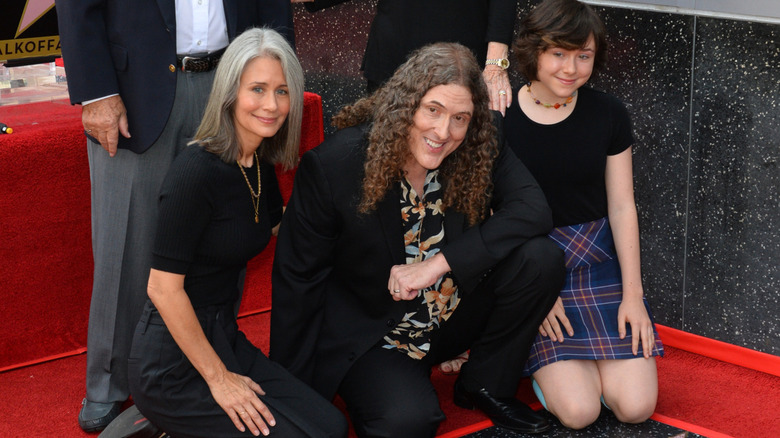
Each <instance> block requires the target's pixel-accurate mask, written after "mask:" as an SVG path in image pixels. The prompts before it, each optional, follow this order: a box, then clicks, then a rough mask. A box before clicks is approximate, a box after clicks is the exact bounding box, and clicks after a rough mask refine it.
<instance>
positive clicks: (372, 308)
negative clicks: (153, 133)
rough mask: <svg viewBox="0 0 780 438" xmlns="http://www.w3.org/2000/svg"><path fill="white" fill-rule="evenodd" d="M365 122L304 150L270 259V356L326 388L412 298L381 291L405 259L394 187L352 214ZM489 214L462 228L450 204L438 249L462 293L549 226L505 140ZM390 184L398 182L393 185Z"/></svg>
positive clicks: (539, 196)
mask: <svg viewBox="0 0 780 438" xmlns="http://www.w3.org/2000/svg"><path fill="white" fill-rule="evenodd" d="M366 129H367V127H365V126H363V127H353V128H348V129H344V130H342V131H339V132H337V133H336V134H335V135H333V136H332V137H331V138H329V139H328V140H326V141H325V143H323V144H322V145H320V146H318V147H317V148H315V149H313V150H312V151H310V152H307V153H306V154H305V155H304V156H303V159H302V160H301V164H300V166H299V168H298V171H297V174H296V177H295V186H294V189H293V194H292V198H291V199H290V202H289V203H288V206H287V210H286V212H285V214H284V216H283V218H282V226H281V229H280V231H279V237H278V240H277V245H276V255H275V257H274V267H273V311H272V315H271V358H272V359H273V360H276V361H278V362H280V363H281V364H283V365H284V366H285V367H287V368H288V369H289V370H290V371H292V372H293V374H295V375H296V376H298V377H299V378H301V379H302V380H304V381H305V382H307V383H309V384H311V385H312V386H313V387H314V388H315V389H316V390H318V391H319V392H320V393H322V394H323V395H324V396H325V397H327V398H329V397H332V396H333V395H334V394H335V392H336V390H337V389H338V385H339V383H340V382H341V379H342V378H343V376H344V374H345V373H346V372H347V370H348V369H349V367H350V366H351V364H352V362H353V361H354V360H355V359H356V358H358V357H360V356H361V355H362V354H363V353H365V352H366V351H367V350H368V349H369V348H371V346H373V345H374V344H375V343H376V342H377V341H379V340H380V339H381V338H382V337H383V336H384V335H385V334H386V333H387V332H388V331H389V330H391V329H392V328H393V327H395V325H396V324H397V323H398V322H399V321H400V320H401V318H402V317H403V315H404V313H405V312H407V311H408V310H410V309H411V308H412V307H414V306H415V305H416V303H414V304H413V303H412V302H410V301H400V302H395V301H393V300H392V298H391V297H390V293H389V292H388V290H387V280H388V278H389V276H390V268H391V267H392V266H393V265H399V264H403V263H405V261H404V247H403V245H404V242H403V231H402V225H401V210H400V204H399V200H400V193H399V192H398V189H397V188H396V189H394V190H392V191H390V192H389V193H388V194H387V196H386V197H385V198H384V199H383V200H382V201H381V202H380V203H379V205H378V206H377V209H376V210H375V211H374V212H372V213H370V214H359V213H358V212H357V210H356V205H357V202H358V200H359V199H360V196H361V181H362V178H363V163H364V161H365V148H366V145H367V139H366V135H365V134H366ZM493 182H494V192H493V197H492V203H491V207H492V209H493V212H494V214H493V215H492V216H491V217H490V218H488V219H487V220H485V221H484V222H482V223H481V224H478V225H477V226H473V227H469V226H468V223H467V221H466V218H465V216H464V215H463V214H461V213H459V212H456V211H454V210H452V209H450V210H447V211H446V216H445V220H444V225H445V234H446V238H447V245H446V247H445V248H444V249H443V250H442V253H443V254H444V256H445V258H446V259H447V262H448V263H449V264H450V267H451V268H452V273H453V274H454V276H455V278H456V280H457V282H458V284H459V287H460V288H461V289H462V290H463V291H464V292H465V293H469V292H471V291H472V290H474V288H475V286H477V284H478V283H479V282H480V281H481V280H482V278H483V275H484V274H485V273H486V272H487V271H488V270H489V269H490V268H491V267H493V266H494V265H496V264H497V263H498V262H499V261H500V260H502V259H503V258H504V257H506V256H507V255H508V254H509V253H510V252H511V251H512V250H513V249H515V248H517V247H518V246H519V245H522V244H523V243H524V242H526V241H527V240H528V239H529V238H531V237H534V236H538V235H543V234H545V233H547V232H548V231H549V230H550V228H551V227H552V219H551V214H550V211H549V209H548V207H547V202H546V201H545V198H544V194H543V193H542V191H541V190H540V189H539V187H538V186H537V184H536V182H535V181H534V179H533V177H532V176H531V175H530V173H529V172H528V171H527V170H526V169H525V167H524V166H523V165H522V164H521V163H520V161H519V160H518V159H517V158H516V157H515V156H514V153H512V152H511V151H510V150H509V149H508V148H503V150H502V152H501V154H500V156H499V158H498V159H497V161H496V165H495V171H494V174H493ZM396 187H397V184H396Z"/></svg>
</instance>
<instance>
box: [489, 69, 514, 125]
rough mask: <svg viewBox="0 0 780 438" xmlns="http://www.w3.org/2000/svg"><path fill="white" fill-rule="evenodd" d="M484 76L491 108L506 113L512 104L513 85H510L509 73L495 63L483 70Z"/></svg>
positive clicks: (502, 113)
mask: <svg viewBox="0 0 780 438" xmlns="http://www.w3.org/2000/svg"><path fill="white" fill-rule="evenodd" d="M482 78H483V79H484V80H485V85H487V89H488V96H489V97H490V109H491V110H493V111H498V112H500V113H501V115H502V116H503V115H506V109H507V108H509V106H510V105H512V86H511V85H509V74H508V73H507V72H506V70H504V69H502V68H501V67H498V66H495V65H487V66H485V69H484V70H483V71H482Z"/></svg>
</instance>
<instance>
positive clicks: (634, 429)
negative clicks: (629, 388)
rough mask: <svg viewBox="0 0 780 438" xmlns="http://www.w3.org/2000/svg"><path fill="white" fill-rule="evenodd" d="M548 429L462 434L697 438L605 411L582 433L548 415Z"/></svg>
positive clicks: (481, 437)
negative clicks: (627, 420)
mask: <svg viewBox="0 0 780 438" xmlns="http://www.w3.org/2000/svg"><path fill="white" fill-rule="evenodd" d="M547 415H549V416H550V420H551V422H552V425H553V427H552V429H550V430H549V431H547V432H545V433H540V434H533V435H532V434H524V433H518V432H512V431H511V430H508V429H502V428H500V427H495V426H493V427H489V428H487V429H482V430H480V431H477V432H474V433H471V434H469V435H465V437H466V438H586V437H587V438H625V437H632V438H662V437H669V438H686V437H687V438H693V437H700V436H701V435H697V434H695V433H692V432H687V431H685V430H682V429H678V428H676V427H673V426H670V425H668V424H664V423H659V422H657V421H654V420H647V421H646V422H644V423H642V424H626V423H621V422H619V421H618V420H617V418H615V416H614V415H612V414H611V413H610V412H606V409H602V412H601V416H599V418H598V420H596V422H595V423H593V424H591V425H590V426H588V427H586V428H585V429H582V430H571V429H567V428H566V427H564V426H563V425H561V423H559V422H558V421H557V420H556V419H555V418H554V417H553V416H552V415H550V414H547Z"/></svg>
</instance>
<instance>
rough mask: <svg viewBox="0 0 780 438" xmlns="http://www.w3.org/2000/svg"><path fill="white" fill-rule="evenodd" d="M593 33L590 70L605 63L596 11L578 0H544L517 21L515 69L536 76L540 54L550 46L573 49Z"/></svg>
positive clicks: (604, 45) (602, 34)
mask: <svg viewBox="0 0 780 438" xmlns="http://www.w3.org/2000/svg"><path fill="white" fill-rule="evenodd" d="M591 35H592V36H593V41H594V43H595V44H596V54H595V58H594V60H593V71H594V73H595V72H598V71H600V70H602V69H603V68H604V67H605V66H606V64H607V31H606V28H605V27H604V23H603V22H602V21H601V18H599V16H598V14H596V11H594V10H593V8H591V7H590V6H589V5H586V4H585V3H580V2H579V1H577V0H544V1H542V2H541V3H540V4H539V5H538V6H536V7H535V8H534V9H533V10H532V11H531V13H530V14H528V15H526V17H525V18H524V19H523V20H522V21H521V22H520V34H519V36H518V37H517V39H516V40H515V42H514V44H513V46H512V51H513V52H514V54H515V60H516V63H515V65H517V69H518V71H519V72H520V73H521V74H522V75H523V76H525V77H526V79H528V80H529V81H534V80H537V79H538V77H537V72H538V71H539V66H538V59H539V55H540V54H541V53H542V52H544V51H545V50H547V49H548V48H550V47H560V48H562V49H566V50H576V49H580V48H582V47H584V46H585V44H586V43H587V42H588V38H590V37H591Z"/></svg>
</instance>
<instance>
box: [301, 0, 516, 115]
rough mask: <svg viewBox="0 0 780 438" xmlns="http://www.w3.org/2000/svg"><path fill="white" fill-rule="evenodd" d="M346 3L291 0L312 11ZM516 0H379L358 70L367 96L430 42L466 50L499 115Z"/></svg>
mask: <svg viewBox="0 0 780 438" xmlns="http://www.w3.org/2000/svg"><path fill="white" fill-rule="evenodd" d="M345 1H347V0H292V2H293V3H301V2H302V3H306V8H307V9H308V10H309V11H318V10H321V9H324V8H327V7H330V6H334V5H337V4H340V3H344V2H345ZM517 3H518V2H517V0H379V4H378V5H377V8H376V15H375V16H374V20H373V21H372V23H371V30H370V32H369V34H368V43H367V45H366V51H365V55H364V56H363V64H362V66H361V69H362V70H363V75H364V76H365V77H366V80H367V81H368V92H369V93H371V92H373V91H374V90H376V89H377V88H379V86H381V85H382V84H383V83H384V82H385V81H387V80H388V79H389V78H390V77H391V76H392V75H393V73H394V72H395V69H396V68H398V66H399V65H401V64H403V63H404V61H406V58H407V57H408V56H409V54H410V53H412V51H414V50H415V49H418V48H420V47H422V46H424V45H426V44H431V43H435V42H445V41H447V42H457V43H461V44H463V45H464V46H466V47H468V48H469V49H471V51H472V52H474V55H475V56H476V57H477V62H478V63H479V65H484V70H483V72H482V74H483V77H484V79H485V83H486V84H487V86H488V92H489V97H490V109H491V110H495V111H500V112H501V113H502V114H503V113H504V111H505V110H506V108H507V107H508V106H509V105H510V104H511V103H512V94H511V93H510V91H511V86H510V85H509V76H508V74H507V68H508V67H509V60H508V53H509V44H510V43H511V42H512V36H513V32H514V26H515V17H517Z"/></svg>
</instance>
